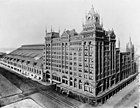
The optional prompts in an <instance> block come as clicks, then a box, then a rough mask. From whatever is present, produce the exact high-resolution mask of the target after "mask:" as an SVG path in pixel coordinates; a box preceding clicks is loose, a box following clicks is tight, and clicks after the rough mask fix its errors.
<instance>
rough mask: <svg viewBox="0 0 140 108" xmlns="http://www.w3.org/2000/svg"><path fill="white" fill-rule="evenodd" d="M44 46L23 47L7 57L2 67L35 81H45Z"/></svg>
mask: <svg viewBox="0 0 140 108" xmlns="http://www.w3.org/2000/svg"><path fill="white" fill-rule="evenodd" d="M43 49H44V45H43V44H37V45H22V46H21V47H20V48H18V49H16V50H14V51H12V52H11V53H9V54H7V55H5V56H4V57H3V58H2V59H1V61H0V66H2V67H4V68H6V69H9V70H12V71H14V72H16V73H18V74H20V75H23V76H25V77H27V78H31V79H33V80H37V81H42V80H43Z"/></svg>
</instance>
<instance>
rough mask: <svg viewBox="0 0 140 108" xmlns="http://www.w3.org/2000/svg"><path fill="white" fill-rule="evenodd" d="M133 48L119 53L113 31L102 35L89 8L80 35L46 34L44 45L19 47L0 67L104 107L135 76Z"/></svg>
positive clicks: (95, 16)
mask: <svg viewBox="0 0 140 108" xmlns="http://www.w3.org/2000/svg"><path fill="white" fill-rule="evenodd" d="M134 56H135V55H134V45H133V44H132V42H131V39H130V41H129V43H128V44H127V45H126V52H120V42H119V41H117V42H116V35H115V33H114V30H113V29H112V30H108V31H106V30H105V29H104V28H103V24H102V23H101V22H100V15H99V14H98V13H97V12H95V11H94V8H93V7H92V8H91V10H90V11H89V13H88V14H87V15H86V21H85V23H84V24H83V30H82V31H81V33H77V32H76V31H75V30H74V29H73V30H65V31H64V32H63V33H62V34H60V33H58V32H54V31H52V30H51V32H49V33H48V32H47V31H46V36H45V45H42V44H40V45H23V46H21V47H20V48H18V49H16V50H14V51H12V52H11V53H9V54H7V55H5V56H3V57H2V58H1V59H0V66H1V67H3V68H6V69H8V70H12V71H13V72H15V73H18V74H20V75H22V76H25V77H28V78H31V79H33V80H36V81H39V82H40V81H41V82H42V81H43V82H47V83H50V84H55V85H56V90H57V91H59V92H61V93H65V94H67V95H69V96H70V97H73V98H75V99H78V100H80V101H82V102H87V103H90V104H93V105H97V104H98V103H104V102H105V101H106V100H107V99H108V98H110V97H111V96H112V95H114V94H115V93H117V92H118V91H119V90H121V89H122V88H123V87H125V86H126V85H127V84H129V83H130V82H132V81H133V80H134V79H135V78H136V76H137V74H138V73H137V71H136V63H135V60H134Z"/></svg>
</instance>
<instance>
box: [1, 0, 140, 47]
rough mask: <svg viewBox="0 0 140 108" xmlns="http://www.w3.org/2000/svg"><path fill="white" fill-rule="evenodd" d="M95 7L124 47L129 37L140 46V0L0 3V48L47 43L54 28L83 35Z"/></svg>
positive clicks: (19, 0)
mask: <svg viewBox="0 0 140 108" xmlns="http://www.w3.org/2000/svg"><path fill="white" fill-rule="evenodd" d="M92 5H93V6H94V8H95V10H97V11H98V13H99V14H100V16H101V18H102V20H103V24H104V28H105V29H106V30H108V29H112V28H113V29H114V31H115V34H116V35H117V37H119V38H120V40H121V46H122V47H125V46H124V45H125V43H126V42H128V40H129V37H131V38H132V41H133V42H134V44H135V45H136V47H138V46H140V29H139V28H140V2H139V0H0V48H4V47H6V48H9V47H10V48H11V47H13V48H17V47H19V46H21V45H22V44H38V43H44V36H45V32H44V31H45V28H47V30H48V31H50V28H51V25H52V27H53V29H54V31H58V30H59V28H60V30H61V33H62V32H63V31H64V29H73V28H74V29H76V31H77V32H81V31H82V23H83V22H84V21H85V14H86V13H87V12H88V11H89V10H90V8H91V6H92ZM137 50H138V49H137Z"/></svg>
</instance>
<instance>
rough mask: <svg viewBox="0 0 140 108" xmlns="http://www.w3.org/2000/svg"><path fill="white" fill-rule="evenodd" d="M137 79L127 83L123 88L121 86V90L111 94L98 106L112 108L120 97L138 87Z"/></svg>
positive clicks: (120, 99)
mask: <svg viewBox="0 0 140 108" xmlns="http://www.w3.org/2000/svg"><path fill="white" fill-rule="evenodd" d="M138 83H139V82H138V80H137V79H136V80H134V81H133V82H131V83H130V84H129V85H127V86H126V87H125V88H123V89H122V90H121V91H119V92H118V93H117V94H115V95H113V96H112V97H111V98H110V99H109V100H107V102H106V103H105V104H103V105H102V106H100V107H99V108H114V106H115V105H116V104H118V103H119V102H120V101H122V99H123V98H124V97H125V96H126V95H127V94H129V93H130V92H132V91H133V90H134V89H136V87H138Z"/></svg>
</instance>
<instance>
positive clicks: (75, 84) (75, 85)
mask: <svg viewBox="0 0 140 108" xmlns="http://www.w3.org/2000/svg"><path fill="white" fill-rule="evenodd" d="M74 87H77V79H76V78H75V79H74Z"/></svg>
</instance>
